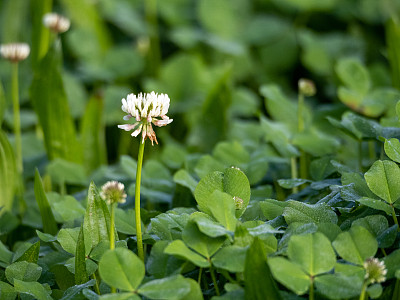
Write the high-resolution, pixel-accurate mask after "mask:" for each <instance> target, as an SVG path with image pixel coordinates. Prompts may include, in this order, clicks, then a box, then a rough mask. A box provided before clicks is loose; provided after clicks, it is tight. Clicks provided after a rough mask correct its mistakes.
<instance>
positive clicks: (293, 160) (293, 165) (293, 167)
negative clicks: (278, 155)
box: [290, 156, 299, 194]
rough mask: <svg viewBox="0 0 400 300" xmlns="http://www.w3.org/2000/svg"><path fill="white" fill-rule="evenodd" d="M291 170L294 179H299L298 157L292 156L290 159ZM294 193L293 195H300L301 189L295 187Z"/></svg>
mask: <svg viewBox="0 0 400 300" xmlns="http://www.w3.org/2000/svg"><path fill="white" fill-rule="evenodd" d="M290 170H291V173H292V179H296V178H298V175H297V163H296V157H295V156H292V157H291V158H290ZM292 192H293V194H296V193H298V192H299V187H297V186H294V187H293V188H292Z"/></svg>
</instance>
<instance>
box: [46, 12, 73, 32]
mask: <svg viewBox="0 0 400 300" xmlns="http://www.w3.org/2000/svg"><path fill="white" fill-rule="evenodd" d="M43 24H44V26H46V27H47V28H49V29H50V30H52V31H54V32H55V33H63V32H66V31H67V30H68V29H69V26H70V25H71V22H70V21H69V19H67V18H65V17H63V16H60V15H59V14H56V13H47V14H45V15H44V16H43Z"/></svg>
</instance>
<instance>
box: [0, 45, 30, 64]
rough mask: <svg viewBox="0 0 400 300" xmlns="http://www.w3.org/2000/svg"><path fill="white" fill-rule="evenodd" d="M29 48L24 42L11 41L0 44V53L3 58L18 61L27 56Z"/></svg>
mask: <svg viewBox="0 0 400 300" xmlns="http://www.w3.org/2000/svg"><path fill="white" fill-rule="evenodd" d="M30 51H31V49H30V48H29V45H28V44H25V43H11V44H4V45H0V54H1V56H2V57H4V58H5V59H8V60H10V61H12V62H18V61H21V60H24V59H26V58H27V57H28V55H29V53H30Z"/></svg>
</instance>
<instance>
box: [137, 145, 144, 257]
mask: <svg viewBox="0 0 400 300" xmlns="http://www.w3.org/2000/svg"><path fill="white" fill-rule="evenodd" d="M145 142H146V141H143V143H140V146H139V154H138V160H137V169H136V186H135V217H136V239H137V249H138V256H139V258H140V259H141V260H142V261H144V252H143V241H142V222H141V218H140V181H141V177H142V165H143V153H144V144H145Z"/></svg>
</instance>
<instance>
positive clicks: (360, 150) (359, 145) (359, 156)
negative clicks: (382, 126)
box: [358, 140, 362, 172]
mask: <svg viewBox="0 0 400 300" xmlns="http://www.w3.org/2000/svg"><path fill="white" fill-rule="evenodd" d="M358 170H359V171H360V172H362V140H359V141H358Z"/></svg>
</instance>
